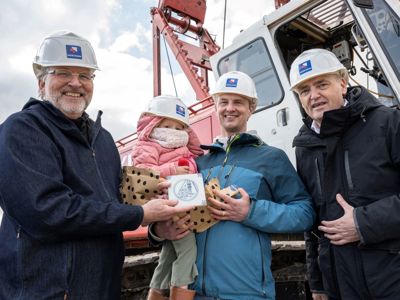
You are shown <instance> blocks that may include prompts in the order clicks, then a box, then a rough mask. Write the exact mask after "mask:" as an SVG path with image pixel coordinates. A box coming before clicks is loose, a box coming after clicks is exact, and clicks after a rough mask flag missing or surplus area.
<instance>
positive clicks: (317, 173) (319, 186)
mask: <svg viewBox="0 0 400 300" xmlns="http://www.w3.org/2000/svg"><path fill="white" fill-rule="evenodd" d="M314 167H315V168H314V170H315V183H316V187H315V188H316V192H317V195H318V196H317V197H314V201H315V202H316V203H317V204H319V205H320V204H321V203H322V172H321V171H322V168H321V167H320V165H319V163H318V158H315V160H314Z"/></svg>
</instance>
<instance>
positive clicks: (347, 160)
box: [344, 150, 354, 190]
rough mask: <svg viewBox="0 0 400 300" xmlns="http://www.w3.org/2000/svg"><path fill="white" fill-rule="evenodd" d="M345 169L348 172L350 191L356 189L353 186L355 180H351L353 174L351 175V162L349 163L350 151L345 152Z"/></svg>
mask: <svg viewBox="0 0 400 300" xmlns="http://www.w3.org/2000/svg"><path fill="white" fill-rule="evenodd" d="M344 169H345V171H346V179H347V185H348V187H349V189H350V190H352V189H353V188H354V185H353V180H352V178H351V173H350V162H349V151H348V150H345V151H344Z"/></svg>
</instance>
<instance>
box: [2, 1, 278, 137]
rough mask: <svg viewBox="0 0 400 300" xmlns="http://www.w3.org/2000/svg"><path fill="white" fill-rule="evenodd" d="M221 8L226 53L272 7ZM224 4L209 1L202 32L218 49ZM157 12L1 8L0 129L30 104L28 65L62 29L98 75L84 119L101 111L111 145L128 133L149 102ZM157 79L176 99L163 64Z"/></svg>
mask: <svg viewBox="0 0 400 300" xmlns="http://www.w3.org/2000/svg"><path fill="white" fill-rule="evenodd" d="M227 2H228V6H227V23H226V34H225V46H228V45H229V44H230V43H231V41H232V39H233V38H234V37H235V36H236V35H237V34H238V33H239V32H240V30H242V29H245V28H247V27H248V26H250V25H251V24H253V23H255V22H256V21H258V20H260V19H261V18H262V16H263V15H265V14H268V13H269V12H270V11H272V10H274V0H267V1H265V0H251V4H252V5H243V3H245V2H243V1H242V0H231V1H227ZM224 3H225V1H224V0H208V1H207V13H206V20H205V27H206V28H207V29H208V31H209V32H210V33H211V34H213V35H216V42H217V44H219V45H222V28H223V12H224V7H223V6H224ZM157 5H158V1H157V0H119V1H118V0H84V1H82V0H51V1H49V0H12V1H0V28H1V29H0V32H1V34H0V42H1V45H2V47H1V48H0V66H1V72H0V101H1V110H0V123H2V122H3V121H4V120H5V119H6V118H7V117H8V116H9V115H10V114H12V113H14V112H16V111H19V110H20V109H21V108H22V106H23V105H24V104H25V103H26V102H27V101H28V99H29V97H31V96H37V82H36V79H35V77H34V75H33V72H32V59H33V57H34V55H35V54H36V50H37V48H38V46H39V44H40V42H41V40H42V39H43V38H44V37H45V36H46V35H48V34H50V33H52V32H55V31H58V30H65V29H67V30H71V31H73V32H75V33H77V34H80V35H82V36H84V37H86V38H87V39H89V40H90V41H91V43H92V45H93V46H94V48H95V52H96V55H97V60H98V63H99V66H100V68H101V71H100V72H97V75H96V79H95V92H94V96H93V100H92V103H91V105H90V106H89V109H88V113H89V114H90V115H91V116H92V117H93V118H94V117H95V116H96V113H97V110H99V109H101V110H103V112H104V114H103V125H104V127H106V128H107V129H108V130H109V131H110V132H111V134H112V135H113V137H114V139H119V138H122V137H124V136H126V135H128V134H130V133H133V132H134V131H135V128H136V122H137V118H138V117H139V115H140V112H141V111H142V110H143V109H144V107H145V104H146V103H147V101H148V100H149V99H150V98H151V97H152V91H153V88H152V40H151V23H150V20H151V18H150V7H152V6H157ZM163 56H165V50H164V49H163ZM170 57H171V55H170ZM172 57H173V56H172ZM173 69H174V71H173V72H174V76H175V81H176V83H177V90H178V94H179V96H180V97H182V98H183V100H184V101H185V102H186V103H187V104H191V103H193V102H194V101H195V95H194V93H193V91H192V90H191V87H190V85H189V83H188V81H187V80H186V77H185V76H184V74H183V73H182V71H181V70H180V68H179V66H177V64H176V63H174V64H173ZM162 72H163V82H162V86H163V91H162V92H163V93H165V94H174V89H173V86H172V80H171V76H170V71H169V68H168V62H167V60H166V59H164V60H163V69H162ZM211 79H213V78H212V77H211Z"/></svg>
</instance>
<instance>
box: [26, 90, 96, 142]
mask: <svg viewBox="0 0 400 300" xmlns="http://www.w3.org/2000/svg"><path fill="white" fill-rule="evenodd" d="M38 107H40V108H42V109H43V110H44V111H45V112H46V118H47V119H48V120H50V122H52V123H53V124H54V125H55V126H57V127H58V128H59V129H60V130H62V131H63V132H66V133H69V134H70V135H74V136H79V137H82V134H81V132H80V129H79V128H78V126H77V125H76V124H75V123H74V122H73V121H72V120H70V119H68V118H67V117H66V116H65V115H64V114H63V113H62V112H61V111H60V110H59V109H57V108H56V107H55V106H54V105H53V104H52V103H51V102H49V101H45V100H38V99H35V98H30V99H29V101H28V102H27V103H26V104H25V105H24V107H23V108H22V110H30V109H35V108H38ZM102 114H103V112H102V111H101V110H99V112H98V114H97V118H96V122H94V121H93V120H92V119H90V118H89V115H88V114H87V113H86V112H84V114H83V116H82V118H83V119H84V120H85V121H86V122H88V123H89V125H90V127H91V130H90V133H89V134H90V136H91V138H90V140H91V141H92V143H93V141H94V140H95V137H96V136H97V134H98V132H99V131H100V129H101V115H102Z"/></svg>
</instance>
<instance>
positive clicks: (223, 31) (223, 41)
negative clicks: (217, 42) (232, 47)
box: [222, 0, 227, 49]
mask: <svg viewBox="0 0 400 300" xmlns="http://www.w3.org/2000/svg"><path fill="white" fill-rule="evenodd" d="M226 1H227V0H225V5H224V26H223V29H222V49H224V48H225V24H226V6H227V4H226Z"/></svg>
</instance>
